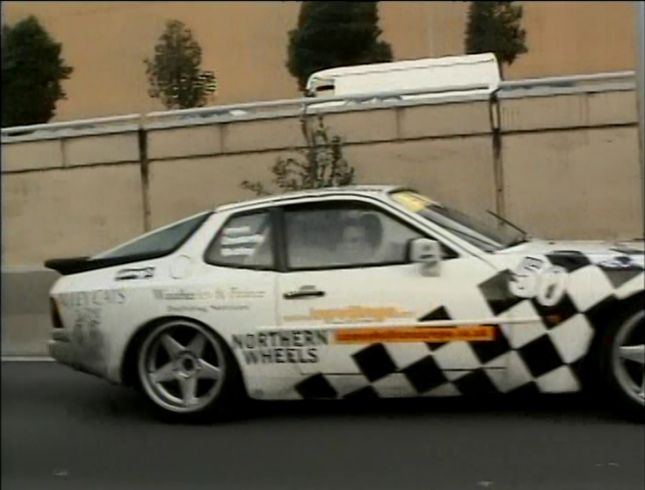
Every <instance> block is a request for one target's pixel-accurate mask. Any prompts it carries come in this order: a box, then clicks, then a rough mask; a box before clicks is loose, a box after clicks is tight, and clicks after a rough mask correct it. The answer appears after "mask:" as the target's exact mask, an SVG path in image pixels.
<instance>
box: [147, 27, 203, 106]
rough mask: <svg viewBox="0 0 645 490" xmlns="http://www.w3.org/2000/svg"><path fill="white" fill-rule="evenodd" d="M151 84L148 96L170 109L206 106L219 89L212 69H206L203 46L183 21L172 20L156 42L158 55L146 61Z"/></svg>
mask: <svg viewBox="0 0 645 490" xmlns="http://www.w3.org/2000/svg"><path fill="white" fill-rule="evenodd" d="M144 63H145V65H146V75H147V76H148V82H149V83H150V89H149V90H148V95H150V97H152V98H155V99H161V102H162V104H163V105H164V106H165V107H166V108H167V109H189V108H192V107H202V106H204V105H205V104H206V102H207V101H208V96H209V95H211V94H212V93H214V92H215V88H216V80H215V75H214V74H213V72H212V71H203V70H201V68H200V66H201V63H202V48H201V47H200V46H199V43H198V42H197V41H195V39H194V38H193V34H192V32H191V30H190V29H188V28H187V27H186V26H185V25H184V24H183V23H182V22H180V21H178V20H169V21H168V22H166V29H165V31H164V33H163V34H162V35H161V36H160V37H159V41H158V42H157V44H156V45H155V55H154V58H153V59H152V60H151V59H149V58H146V59H145V60H144Z"/></svg>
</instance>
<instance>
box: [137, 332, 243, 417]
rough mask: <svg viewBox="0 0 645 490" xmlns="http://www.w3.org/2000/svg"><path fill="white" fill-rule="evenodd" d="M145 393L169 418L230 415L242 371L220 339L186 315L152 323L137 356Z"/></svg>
mask: <svg viewBox="0 0 645 490" xmlns="http://www.w3.org/2000/svg"><path fill="white" fill-rule="evenodd" d="M137 371H138V375H139V380H140V382H141V386H142V388H143V391H144V393H145V394H146V396H147V397H148V399H149V400H150V401H151V402H152V403H153V404H154V405H155V406H156V407H157V408H158V409H159V410H160V412H159V413H160V414H163V415H165V416H166V417H167V418H168V417H169V418H170V419H173V420H204V419H206V418H212V417H216V416H220V417H222V416H228V415H232V413H233V411H234V410H235V408H236V405H237V402H238V401H239V394H240V382H241V379H240V373H239V369H238V367H237V363H236V362H235V359H234V358H233V356H232V355H231V353H230V351H229V349H228V347H227V346H226V345H225V343H224V342H223V340H222V339H221V338H220V337H219V336H218V335H217V334H215V333H214V332H213V331H212V330H211V329H209V328H207V327H205V326H203V325H201V324H199V323H195V322H192V321H188V320H172V321H168V322H166V323H162V324H160V325H157V326H156V327H154V328H153V329H152V330H151V331H150V332H149V333H148V334H147V336H146V337H145V339H144V340H143V343H142V344H141V348H140V349H139V355H138V360H137Z"/></svg>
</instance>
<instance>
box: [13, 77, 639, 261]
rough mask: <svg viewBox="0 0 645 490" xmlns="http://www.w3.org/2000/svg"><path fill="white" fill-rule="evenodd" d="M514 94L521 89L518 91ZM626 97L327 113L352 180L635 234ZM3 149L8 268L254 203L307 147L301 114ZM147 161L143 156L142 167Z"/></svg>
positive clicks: (634, 170)
mask: <svg viewBox="0 0 645 490" xmlns="http://www.w3.org/2000/svg"><path fill="white" fill-rule="evenodd" d="M513 92H516V91H513ZM635 107H636V106H635V93H634V90H625V89H608V90H604V91H599V90H598V89H597V88H594V89H590V90H589V91H588V92H584V91H580V90H578V91H577V92H571V91H570V92H569V93H555V94H553V93H550V94H546V95H545V93H544V92H539V91H535V90H534V91H524V92H520V91H517V92H516V94H515V95H513V93H511V95H510V96H503V97H500V100H499V101H498V103H496V104H495V103H491V101H489V100H486V99H479V100H477V99H474V100H466V101H459V102H456V101H452V102H442V103H432V104H428V103H424V104H422V103H416V104H414V103H412V102H409V101H408V102H407V103H406V104H403V105H398V106H385V107H383V106H380V107H375V108H373V109H368V110H365V109H361V110H356V109H354V110H344V111H341V110H339V109H337V108H336V109H335V111H334V112H330V113H326V114H324V122H325V124H326V125H328V126H329V127H330V128H331V131H332V132H333V133H334V134H338V135H339V136H341V137H342V138H343V140H344V141H345V143H346V145H345V153H346V156H347V157H348V159H349V161H350V163H352V164H353V165H354V166H355V167H356V169H357V178H358V181H359V182H363V183H376V182H391V183H397V184H404V185H410V186H413V187H416V188H418V189H419V190H420V191H422V192H427V193H431V194H433V195H434V196H436V197H437V198H438V199H441V200H444V201H447V202H451V203H453V204H455V205H457V206H460V207H464V208H466V209H482V208H491V207H492V208H495V209H498V211H501V212H502V213H505V214H508V216H509V217H510V218H511V219H514V220H516V221H518V222H519V223H521V224H522V225H523V226H524V227H526V228H527V229H528V230H530V231H532V232H533V233H535V234H539V235H542V236H545V237H549V238H590V239H591V238H599V239H601V238H628V237H634V236H639V235H640V234H642V229H641V223H642V220H643V210H642V209H641V206H640V195H641V194H640V193H641V192H642V190H641V187H640V180H639V168H638V140H637V116H636V109H635ZM144 134H145V145H144V147H142V143H141V140H140V134H139V133H138V132H137V131H133V130H131V129H128V130H124V131H122V132H120V133H115V132H111V133H109V134H89V135H84V136H83V135H79V136H74V137H72V136H69V135H67V136H65V137H61V138H55V137H51V136H50V138H51V139H40V140H35V141H34V140H31V141H15V142H3V144H2V154H3V168H2V178H3V179H2V180H3V182H2V185H3V191H4V192H3V213H4V214H3V223H4V229H5V231H6V233H5V234H4V240H3V264H5V265H8V266H29V267H40V266H41V264H42V262H43V260H45V259H46V258H49V257H52V256H72V255H78V254H81V255H83V254H88V253H95V252H97V251H99V250H102V249H105V248H108V247H111V246H113V245H115V244H117V243H120V242H122V241H124V240H127V239H129V238H131V237H133V236H136V235H137V234H139V233H141V232H142V231H144V229H145V228H146V225H147V226H148V227H156V226H160V225H163V224H166V223H168V222H171V221H173V220H175V219H178V218H180V217H183V216H185V215H186V214H189V213H193V212H196V211H199V210H202V209H204V208H208V207H212V206H215V205H218V204H222V203H226V202H230V201H235V200H240V199H245V198H249V197H252V195H251V193H250V192H248V191H245V190H243V189H242V188H241V187H240V183H241V182H242V180H245V179H248V180H251V181H262V182H265V183H270V181H271V177H272V176H271V173H270V167H271V165H272V164H273V163H274V162H275V161H276V159H277V158H278V157H279V156H280V155H288V154H289V152H290V151H292V150H293V149H294V148H298V147H302V145H303V143H304V140H303V137H302V134H301V130H300V121H299V118H298V116H297V115H295V114H293V115H291V116H284V115H283V116H280V117H270V116H267V115H266V114H265V115H263V117H262V118H258V119H253V120H228V121H226V122H221V123H217V122H210V123H208V122H206V123H205V124H201V125H193V126H190V125H186V123H184V125H180V123H177V124H176V125H175V127H157V128H154V127H153V126H151V127H149V128H148V129H147V130H146V131H145V133H144ZM144 157H147V158H144Z"/></svg>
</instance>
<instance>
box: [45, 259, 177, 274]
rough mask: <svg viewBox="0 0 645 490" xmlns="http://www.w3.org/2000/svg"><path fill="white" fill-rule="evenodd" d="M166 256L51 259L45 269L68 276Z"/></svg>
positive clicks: (46, 262)
mask: <svg viewBox="0 0 645 490" xmlns="http://www.w3.org/2000/svg"><path fill="white" fill-rule="evenodd" d="M163 255H165V254H161V255H160V254H137V255H127V256H123V257H110V258H105V259H93V258H91V257H72V258H66V259H49V260H46V261H45V267H47V268H48V269H52V270H55V271H56V272H58V273H60V274H62V275H64V276H68V275H70V274H78V273H80V272H87V271H93V270H97V269H104V268H106V267H112V266H114V265H121V264H129V263H131V262H138V261H140V260H149V259H156V258H159V257H160V256H163Z"/></svg>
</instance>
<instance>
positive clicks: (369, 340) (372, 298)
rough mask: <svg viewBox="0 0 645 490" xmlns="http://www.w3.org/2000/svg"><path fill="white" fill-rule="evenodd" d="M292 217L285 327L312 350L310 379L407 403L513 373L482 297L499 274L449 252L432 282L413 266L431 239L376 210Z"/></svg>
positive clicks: (324, 205)
mask: <svg viewBox="0 0 645 490" xmlns="http://www.w3.org/2000/svg"><path fill="white" fill-rule="evenodd" d="M282 210H283V213H282V223H283V226H282V228H283V232H284V247H283V249H282V250H283V252H284V266H285V270H284V271H283V272H282V273H281V274H279V278H278V288H277V293H278V294H277V302H278V320H279V322H280V324H281V326H282V328H283V329H284V330H285V331H290V332H293V333H294V338H296V337H297V338H298V339H299V347H301V348H304V349H308V354H307V356H302V358H301V360H300V362H299V363H298V365H299V368H300V370H301V371H302V373H303V374H308V375H324V376H325V377H326V379H327V380H329V379H334V378H335V380H336V381H335V382H336V383H337V384H336V385H335V386H336V388H334V389H335V390H338V389H340V390H341V391H345V392H351V391H352V390H356V389H359V388H360V387H361V386H364V385H365V384H366V383H367V384H369V385H371V387H372V388H374V389H377V391H378V392H379V394H380V395H382V396H389V395H391V396H400V395H408V394H409V395H415V394H422V393H426V392H430V391H432V390H436V389H439V390H446V389H448V390H449V389H450V388H449V387H447V386H444V385H446V383H448V384H449V381H450V380H452V379H455V378H457V377H460V376H463V375H464V374H465V373H467V372H470V371H473V370H480V371H481V369H480V368H485V369H501V368H503V367H504V360H503V358H502V357H499V356H497V355H496V354H501V353H503V352H506V350H507V345H506V344H505V340H504V338H503V336H500V332H499V327H498V326H497V325H492V326H489V325H485V324H489V323H490V322H491V318H492V317H493V316H494V315H493V314H492V313H491V309H490V307H489V305H488V303H487V301H486V298H485V296H484V295H483V294H482V290H481V285H482V284H484V283H486V281H487V279H488V278H490V277H491V276H493V275H494V274H495V271H494V269H493V268H492V266H491V265H489V264H487V263H486V262H484V261H482V260H481V259H480V258H478V257H474V256H468V255H465V254H463V253H460V252H458V251H456V250H454V249H453V248H451V247H449V246H447V245H446V244H444V243H442V248H443V255H444V260H443V261H442V264H441V269H440V273H439V275H437V276H435V277H428V276H426V275H423V274H422V272H421V271H422V268H421V266H420V264H417V263H410V262H409V261H408V260H407V255H408V244H409V242H410V240H413V239H415V238H421V237H428V234H427V232H424V231H423V230H421V229H419V228H417V227H415V226H414V225H413V224H412V222H411V221H406V220H405V218H404V217H403V216H401V215H397V213H396V212H395V211H389V210H387V209H385V208H384V207H382V206H378V205H376V204H375V203H369V202H367V201H361V200H352V199H349V200H343V199H338V200H335V201H324V202H317V203H303V204H294V205H290V206H284V207H283V208H282ZM360 226H362V227H363V228H362V231H363V232H364V233H363V235H362V236H360V237H359V236H358V235H359V233H357V231H356V228H357V227H358V228H360ZM429 238H433V237H429ZM424 327H425V328H424ZM482 327H483V328H482ZM338 383H340V385H342V388H338V386H339V384H338ZM318 388H319V387H318ZM318 388H314V389H313V392H315V391H316V389H318ZM302 389H303V390H304V394H303V396H307V395H308V394H312V393H308V392H309V391H311V390H310V389H309V388H308V387H306V386H305V387H304V388H302ZM324 389H327V390H328V387H327V388H324ZM323 391H324V390H323ZM313 396H315V393H313Z"/></svg>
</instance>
